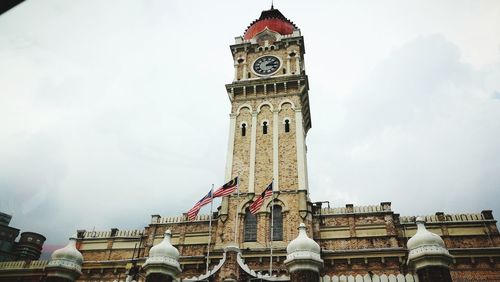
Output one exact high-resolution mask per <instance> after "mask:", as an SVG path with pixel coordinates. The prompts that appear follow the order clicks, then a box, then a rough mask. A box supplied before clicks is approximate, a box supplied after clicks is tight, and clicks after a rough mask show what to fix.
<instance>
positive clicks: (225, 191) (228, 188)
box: [214, 176, 238, 198]
mask: <svg viewBox="0 0 500 282" xmlns="http://www.w3.org/2000/svg"><path fill="white" fill-rule="evenodd" d="M236 189H238V176H236V177H235V178H234V179H232V180H231V181H229V182H228V183H226V184H224V185H222V187H220V188H219V189H217V191H215V192H214V198H217V197H224V196H229V195H231V194H232V193H233V192H234V191H236Z"/></svg>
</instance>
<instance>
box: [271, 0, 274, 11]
mask: <svg viewBox="0 0 500 282" xmlns="http://www.w3.org/2000/svg"><path fill="white" fill-rule="evenodd" d="M271 10H274V0H271Z"/></svg>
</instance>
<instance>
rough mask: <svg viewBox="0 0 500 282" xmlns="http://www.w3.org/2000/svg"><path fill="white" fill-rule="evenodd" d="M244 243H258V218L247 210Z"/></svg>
mask: <svg viewBox="0 0 500 282" xmlns="http://www.w3.org/2000/svg"><path fill="white" fill-rule="evenodd" d="M243 241H245V242H256V241H257V217H256V216H255V214H252V213H251V212H250V210H249V208H247V209H246V210H245V222H244V227H243Z"/></svg>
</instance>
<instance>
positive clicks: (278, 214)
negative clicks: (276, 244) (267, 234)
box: [272, 205, 283, 241]
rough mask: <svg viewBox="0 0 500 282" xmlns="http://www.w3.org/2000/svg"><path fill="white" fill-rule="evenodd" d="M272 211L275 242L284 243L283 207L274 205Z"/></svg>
mask: <svg viewBox="0 0 500 282" xmlns="http://www.w3.org/2000/svg"><path fill="white" fill-rule="evenodd" d="M272 209H273V216H272V219H273V221H272V226H273V229H272V230H273V235H272V236H273V241H283V213H282V209H281V206H278V205H274V206H273V207H272Z"/></svg>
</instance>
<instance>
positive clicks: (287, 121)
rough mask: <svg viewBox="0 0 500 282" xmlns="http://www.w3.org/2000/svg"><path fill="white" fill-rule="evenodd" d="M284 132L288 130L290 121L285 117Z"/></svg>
mask: <svg viewBox="0 0 500 282" xmlns="http://www.w3.org/2000/svg"><path fill="white" fill-rule="evenodd" d="M285 132H290V121H289V120H287V119H285Z"/></svg>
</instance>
